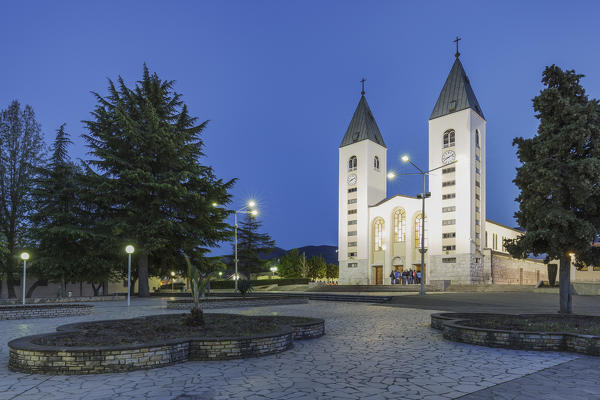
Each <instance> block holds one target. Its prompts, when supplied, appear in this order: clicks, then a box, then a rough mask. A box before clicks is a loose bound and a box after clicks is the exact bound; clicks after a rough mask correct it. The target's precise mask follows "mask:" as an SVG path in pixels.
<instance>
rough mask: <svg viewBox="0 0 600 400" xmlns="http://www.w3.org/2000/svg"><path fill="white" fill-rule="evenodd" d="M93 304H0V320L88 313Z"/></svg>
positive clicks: (71, 315) (92, 308) (90, 311)
mask: <svg viewBox="0 0 600 400" xmlns="http://www.w3.org/2000/svg"><path fill="white" fill-rule="evenodd" d="M92 311H94V306H92V305H88V304H25V305H14V306H13V305H11V306H0V320H6V319H30V318H59V317H74V316H78V315H88V314H91V313H92Z"/></svg>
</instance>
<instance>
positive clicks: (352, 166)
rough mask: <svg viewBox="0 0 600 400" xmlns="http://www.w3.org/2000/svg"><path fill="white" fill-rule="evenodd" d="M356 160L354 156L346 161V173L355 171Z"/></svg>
mask: <svg viewBox="0 0 600 400" xmlns="http://www.w3.org/2000/svg"><path fill="white" fill-rule="evenodd" d="M356 165H357V160H356V156H352V157H350V160H348V171H356Z"/></svg>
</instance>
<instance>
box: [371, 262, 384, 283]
mask: <svg viewBox="0 0 600 400" xmlns="http://www.w3.org/2000/svg"><path fill="white" fill-rule="evenodd" d="M373 283H374V284H375V285H383V266H382V265H376V266H374V267H373Z"/></svg>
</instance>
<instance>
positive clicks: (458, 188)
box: [338, 51, 547, 285]
mask: <svg viewBox="0 0 600 400" xmlns="http://www.w3.org/2000/svg"><path fill="white" fill-rule="evenodd" d="M459 56H460V54H459V53H458V51H457V54H456V59H455V61H454V65H453V66H452V69H451V70H450V73H449V74H448V78H447V79H446V82H445V83H444V86H443V88H442V90H441V92H440V95H439V97H438V99H437V101H436V102H435V105H434V107H433V111H432V113H431V116H430V117H429V168H428V170H429V171H431V172H430V173H429V174H428V180H429V191H430V193H431V197H428V198H427V199H426V200H425V207H426V208H425V215H422V212H421V209H422V208H421V207H422V201H421V199H418V198H416V197H411V196H406V195H400V194H398V195H394V196H391V197H387V179H388V177H387V167H386V166H387V147H386V145H385V141H384V138H383V135H382V134H381V132H380V131H379V128H378V126H377V122H376V121H375V118H374V116H373V113H372V112H371V109H370V108H369V105H368V103H367V99H366V97H365V92H364V88H363V91H362V93H361V98H360V100H359V102H358V106H357V107H356V110H355V112H354V115H353V116H352V120H351V121H350V124H349V126H348V129H347V131H346V134H345V135H344V137H343V139H342V143H341V145H340V147H339V228H338V243H339V245H338V258H339V267H340V274H339V283H340V284H365V285H374V284H384V283H389V282H390V279H389V275H390V273H391V272H392V271H395V270H399V271H402V270H416V271H420V270H421V254H420V252H419V250H420V248H421V237H422V233H423V231H422V230H423V229H425V232H424V244H425V248H426V249H427V251H426V253H425V254H426V256H425V264H426V269H425V272H426V283H428V284H435V283H436V282H444V281H446V282H448V281H449V282H451V283H454V284H456V283H458V284H490V283H521V284H534V283H536V282H537V281H539V280H540V279H547V272H546V267H545V265H544V264H543V263H541V262H539V261H537V260H516V259H513V258H512V257H510V256H509V255H508V253H507V252H506V251H505V249H504V247H503V245H502V244H503V240H504V239H508V238H515V237H517V236H518V235H519V234H520V233H521V231H519V230H516V229H512V228H509V227H506V226H503V225H501V224H498V223H496V222H493V221H490V220H488V219H486V119H485V116H484V113H483V110H482V108H481V106H480V105H479V102H478V101H477V97H476V96H475V93H474V91H473V88H472V87H471V84H470V82H469V78H468V76H467V74H466V72H465V70H464V68H463V65H462V63H461V61H460V58H459ZM432 170H433V171H432ZM415 172H416V170H415Z"/></svg>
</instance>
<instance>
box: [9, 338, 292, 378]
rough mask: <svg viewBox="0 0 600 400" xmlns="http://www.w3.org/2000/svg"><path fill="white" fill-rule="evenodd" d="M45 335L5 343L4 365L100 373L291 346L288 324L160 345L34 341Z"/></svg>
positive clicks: (43, 370) (64, 372)
mask: <svg viewBox="0 0 600 400" xmlns="http://www.w3.org/2000/svg"><path fill="white" fill-rule="evenodd" d="M42 336H44V337H47V336H48V335H35V336H27V337H24V338H20V339H15V340H13V341H11V342H9V343H8V347H9V361H8V367H9V369H10V370H12V371H16V372H24V373H38V374H61V375H80V374H99V373H111V372H124V371H133V370H139V369H148V368H156V367H162V366H165V365H170V364H174V363H178V362H183V361H188V360H190V361H194V360H205V361H209V360H227V359H233V358H247V357H257V356H261V355H265V354H272V353H278V352H282V351H285V350H287V349H289V348H290V347H291V346H292V344H293V340H294V331H293V329H292V328H290V327H287V328H283V329H282V330H281V332H279V333H276V334H273V335H265V336H254V337H248V338H206V339H200V338H198V339H190V338H183V339H173V340H169V341H165V342H164V343H160V344H144V345H123V346H112V347H108V346H107V347H72V348H65V347H61V348H57V347H55V346H45V345H38V344H35V343H33V341H35V340H36V339H37V338H40V337H42Z"/></svg>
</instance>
